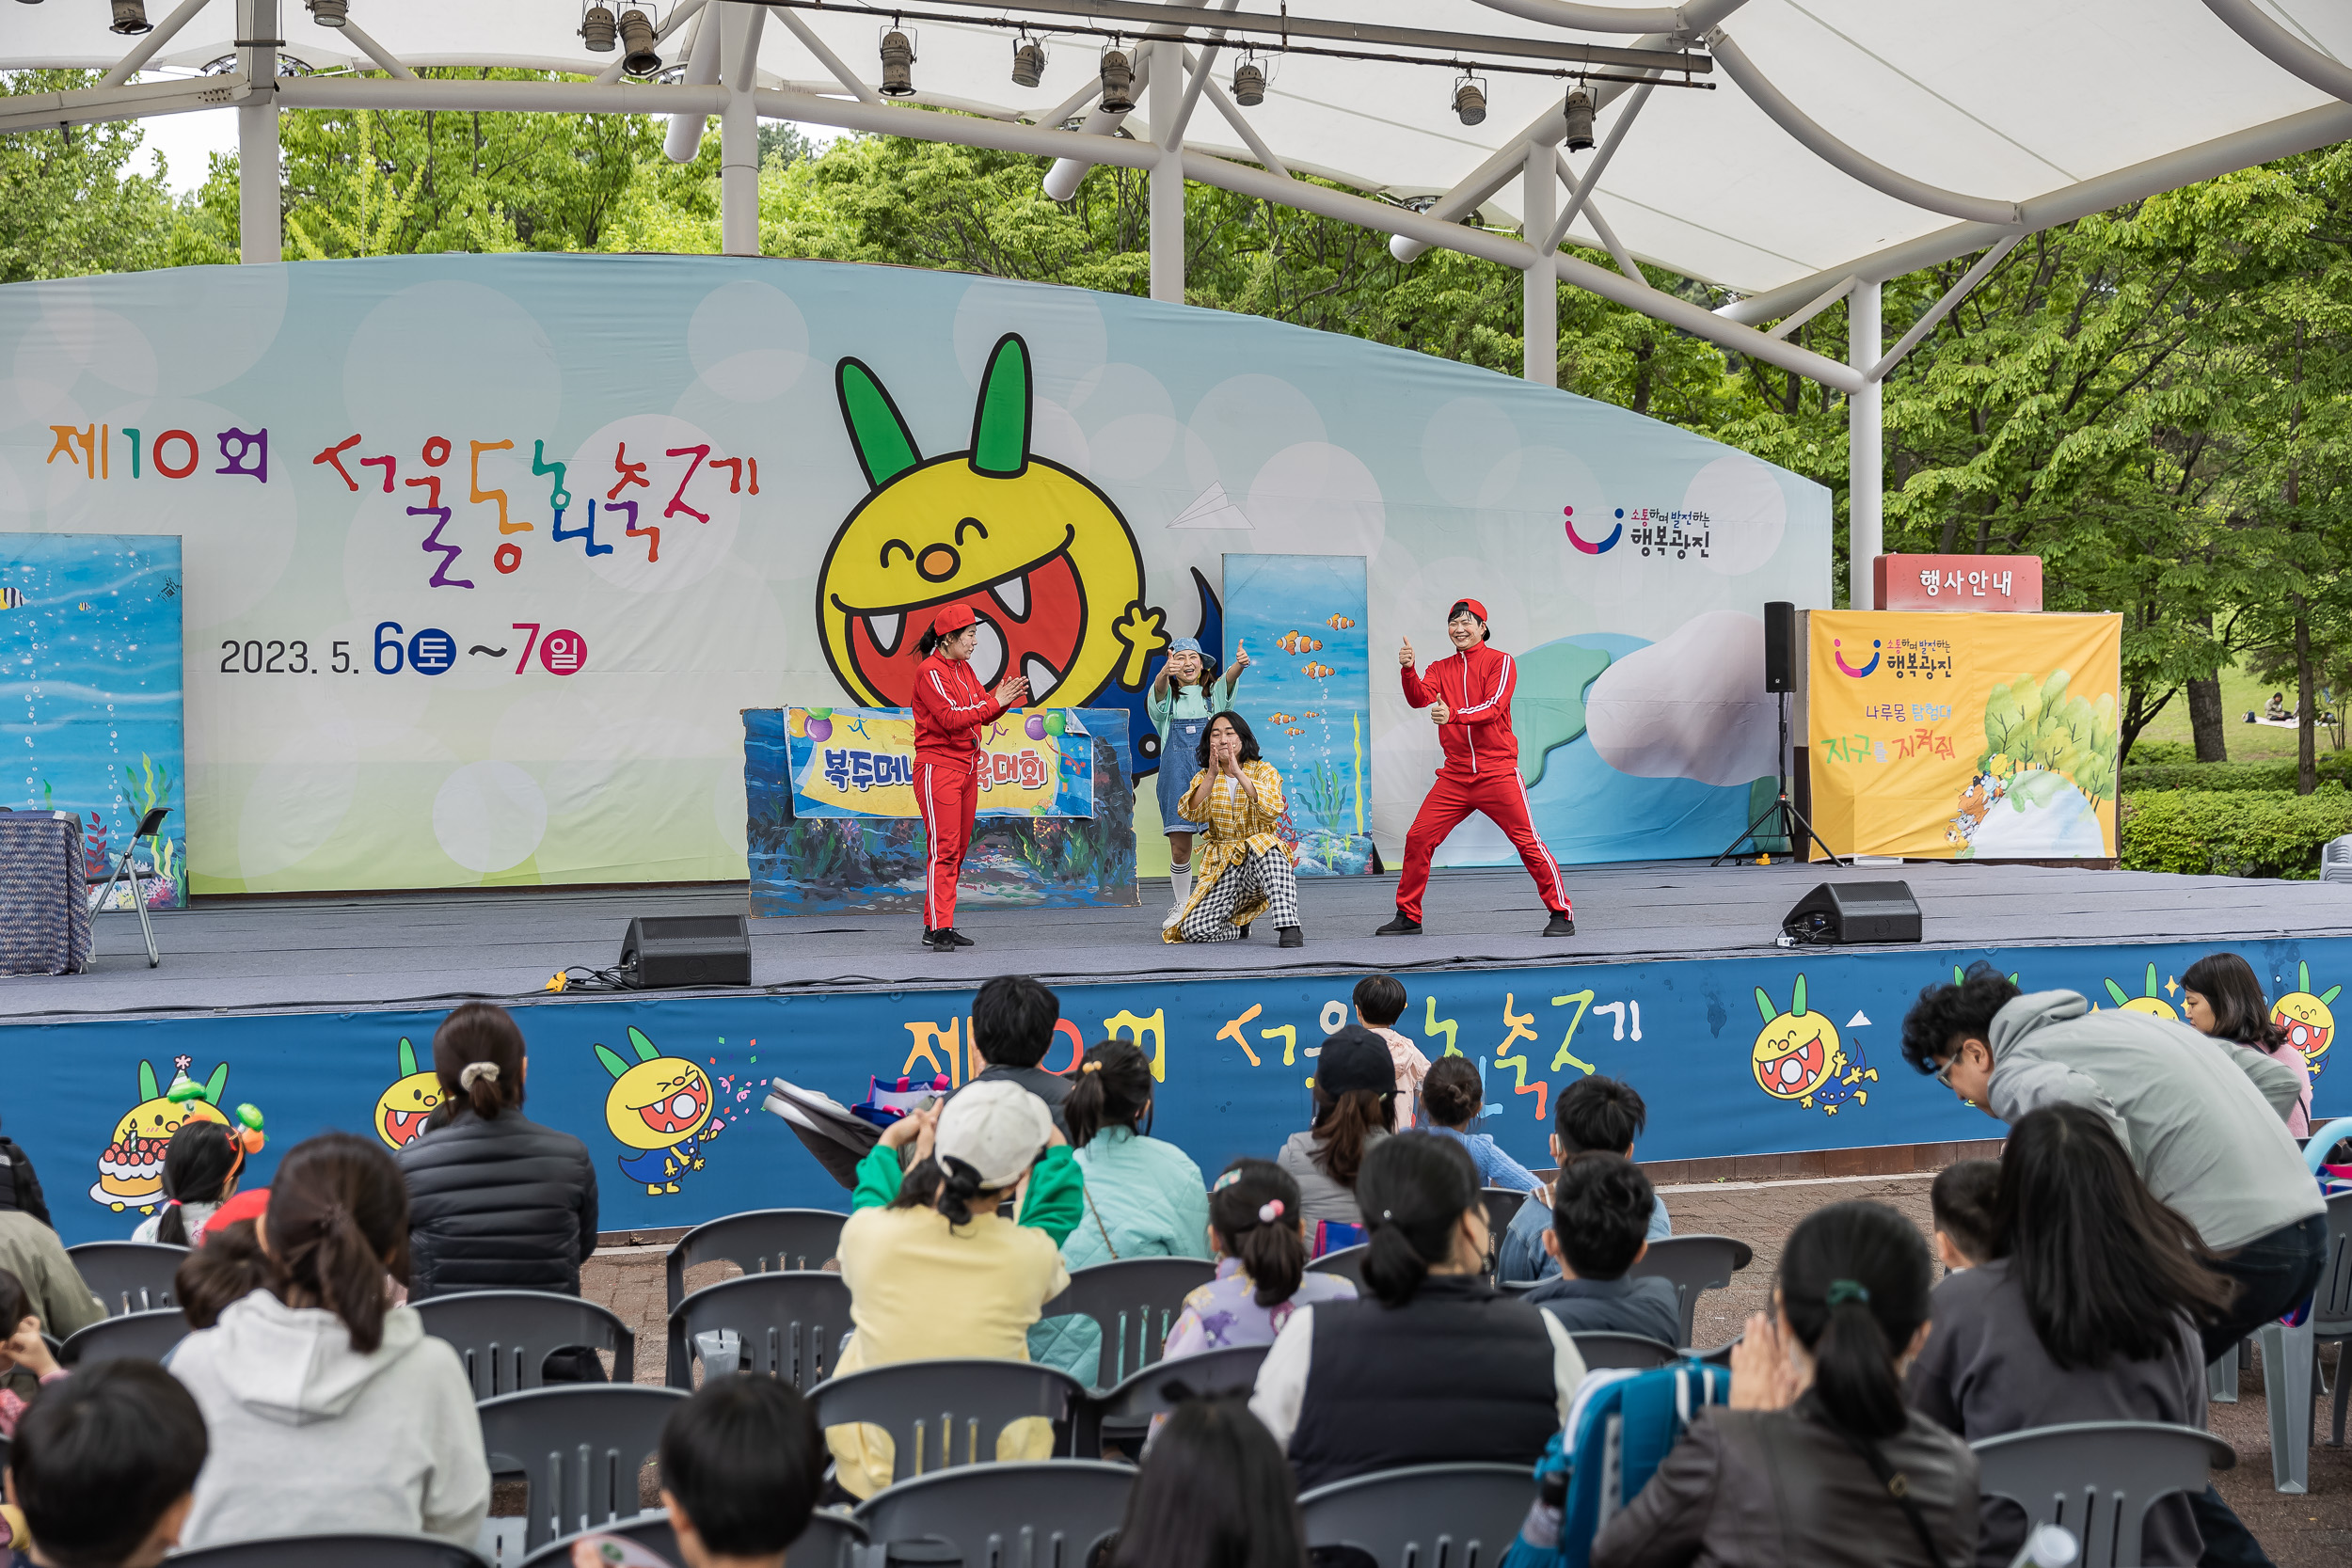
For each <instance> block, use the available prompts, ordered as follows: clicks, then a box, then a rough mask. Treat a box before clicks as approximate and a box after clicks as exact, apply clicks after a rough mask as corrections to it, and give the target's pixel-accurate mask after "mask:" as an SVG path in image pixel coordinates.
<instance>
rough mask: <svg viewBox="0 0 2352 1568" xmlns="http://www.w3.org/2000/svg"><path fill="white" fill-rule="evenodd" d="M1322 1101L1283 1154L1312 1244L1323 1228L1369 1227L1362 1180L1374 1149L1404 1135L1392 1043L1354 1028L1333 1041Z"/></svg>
mask: <svg viewBox="0 0 2352 1568" xmlns="http://www.w3.org/2000/svg"><path fill="white" fill-rule="evenodd" d="M1314 1097H1315V1115H1314V1120H1313V1121H1312V1122H1311V1123H1310V1124H1309V1125H1308V1127H1307V1129H1306V1130H1305V1131H1304V1132H1294V1133H1292V1134H1291V1135H1290V1140H1289V1141H1288V1142H1287V1143H1285V1144H1283V1145H1282V1149H1281V1152H1280V1153H1279V1155H1278V1156H1276V1164H1279V1165H1280V1166H1281V1167H1282V1168H1283V1169H1284V1170H1286V1171H1288V1172H1290V1173H1291V1175H1292V1176H1293V1177H1294V1178H1295V1179H1296V1180H1297V1182H1298V1191H1299V1194H1300V1208H1301V1212H1300V1214H1299V1216H1298V1217H1299V1219H1300V1220H1301V1221H1303V1222H1304V1223H1305V1225H1306V1227H1307V1239H1308V1241H1309V1242H1310V1243H1313V1242H1315V1241H1316V1227H1318V1226H1321V1225H1324V1224H1332V1225H1350V1226H1357V1225H1361V1224H1363V1216H1362V1215H1361V1214H1360V1213H1359V1212H1358V1209H1357V1204H1356V1175H1357V1173H1358V1172H1359V1171H1360V1170H1361V1169H1363V1164H1364V1158H1365V1156H1366V1155H1367V1154H1369V1153H1370V1152H1371V1151H1372V1148H1373V1146H1374V1145H1375V1144H1377V1143H1378V1142H1379V1141H1380V1140H1381V1139H1383V1138H1385V1137H1387V1136H1389V1135H1390V1134H1391V1132H1395V1131H1396V1067H1395V1063H1394V1062H1393V1061H1392V1060H1391V1057H1390V1055H1389V1048H1388V1042H1386V1041H1385V1040H1383V1039H1381V1038H1380V1037H1379V1036H1377V1035H1375V1034H1374V1033H1373V1032H1372V1031H1371V1030H1369V1029H1366V1028H1364V1027H1362V1026H1361V1025H1359V1024H1353V1023H1351V1024H1349V1025H1348V1026H1347V1027H1346V1028H1344V1029H1342V1030H1341V1031H1340V1032H1339V1033H1338V1034H1336V1035H1333V1036H1331V1037H1328V1038H1327V1039H1326V1040H1325V1041H1324V1042H1323V1053H1322V1054H1321V1055H1319V1056H1317V1057H1316V1058H1315V1086H1314ZM1466 1158H1467V1156H1466ZM1341 1244H1349V1243H1341Z"/></svg>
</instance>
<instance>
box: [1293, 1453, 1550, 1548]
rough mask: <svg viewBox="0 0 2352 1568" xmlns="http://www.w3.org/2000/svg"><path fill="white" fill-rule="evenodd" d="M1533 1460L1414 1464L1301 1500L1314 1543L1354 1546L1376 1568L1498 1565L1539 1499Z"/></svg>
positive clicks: (1331, 1486)
mask: <svg viewBox="0 0 2352 1568" xmlns="http://www.w3.org/2000/svg"><path fill="white" fill-rule="evenodd" d="M1533 1471H1534V1463H1533V1461H1530V1463H1529V1464H1526V1465H1476V1464H1464V1465H1411V1466H1409V1467H1408V1468H1406V1469H1401V1470H1375V1471H1374V1472H1373V1473H1372V1474H1370V1475H1363V1476H1351V1477H1350V1478H1349V1479H1347V1480H1346V1481H1333V1482H1331V1483H1330V1484H1329V1485H1328V1486H1318V1487H1316V1488H1315V1489H1314V1490H1313V1491H1311V1492H1309V1493H1306V1494H1305V1495H1303V1496H1302V1497H1299V1499H1298V1513H1299V1515H1300V1517H1301V1518H1303V1519H1304V1520H1305V1521H1306V1525H1307V1544H1308V1545H1309V1546H1310V1547H1321V1546H1353V1547H1355V1548H1356V1549H1357V1550H1358V1551H1360V1552H1365V1553H1368V1554H1370V1556H1371V1557H1372V1560H1373V1561H1374V1562H1375V1563H1377V1564H1378V1565H1379V1568H1494V1565H1495V1564H1497V1563H1499V1562H1501V1561H1502V1554H1503V1553H1505V1552H1507V1551H1509V1550H1510V1549H1511V1543H1512V1542H1514V1541H1517V1540H1518V1536H1519V1526H1520V1524H1521V1523H1523V1522H1524V1521H1525V1520H1526V1518H1527V1505H1528V1504H1530V1503H1532V1502H1534V1500H1535V1482H1534V1479H1533Z"/></svg>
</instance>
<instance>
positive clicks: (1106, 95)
mask: <svg viewBox="0 0 2352 1568" xmlns="http://www.w3.org/2000/svg"><path fill="white" fill-rule="evenodd" d="M1135 108H1136V68H1135V67H1133V66H1131V65H1129V64H1128V63H1127V56H1126V55H1122V54H1120V52H1119V51H1118V50H1116V49H1105V50H1104V51H1103V112H1104V114H1110V115H1125V114H1133V113H1134V112H1135Z"/></svg>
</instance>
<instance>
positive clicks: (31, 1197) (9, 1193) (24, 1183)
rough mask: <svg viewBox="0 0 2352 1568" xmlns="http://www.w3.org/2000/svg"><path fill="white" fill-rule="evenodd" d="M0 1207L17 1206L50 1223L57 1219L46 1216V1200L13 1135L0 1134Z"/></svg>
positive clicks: (38, 1179)
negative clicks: (3, 1136)
mask: <svg viewBox="0 0 2352 1568" xmlns="http://www.w3.org/2000/svg"><path fill="white" fill-rule="evenodd" d="M0 1209H15V1210H18V1211H20V1212H24V1213H27V1214H30V1215H32V1216H33V1218H35V1219H37V1220H39V1221H40V1223H41V1224H43V1225H46V1226H50V1227H55V1226H56V1223H57V1222H56V1221H55V1220H53V1219H51V1218H50V1217H49V1200H48V1199H47V1198H45V1197H43V1196H41V1191H40V1177H38V1176H35V1175H34V1174H33V1162H32V1159H31V1157H30V1156H28V1155H27V1154H26V1153H25V1152H24V1149H23V1148H19V1147H18V1146H17V1142H16V1140H15V1139H14V1138H0Z"/></svg>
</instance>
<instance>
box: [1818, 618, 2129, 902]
mask: <svg viewBox="0 0 2352 1568" xmlns="http://www.w3.org/2000/svg"><path fill="white" fill-rule="evenodd" d="M1806 622H1807V630H1806V641H1807V647H1808V653H1807V669H1806V675H1807V682H1806V698H1805V707H1806V740H1805V744H1806V745H1807V746H1808V748H1809V752H1808V762H1809V772H1810V775H1811V779H1812V790H1813V821H1814V825H1815V827H1817V828H1818V829H1819V830H1820V833H1821V836H1822V838H1824V839H1825V840H1827V841H1828V843H1829V845H1830V847H1832V848H1834V849H1836V851H1837V852H1838V853H1839V854H1862V855H1904V856H1909V857H1912V858H1915V859H1919V860H2041V859H2066V860H2076V859H2080V860H2098V859H2109V858H2112V857H2113V856H2114V854H2115V852H2116V839H2115V795H2116V754H2117V752H2118V750H2119V742H2120V739H2121V736H2120V733H2119V730H2118V727H2117V716H2116V706H2117V698H2118V693H2119V689H2120V687H2121V684H2122V646H2123V644H2122V636H2123V632H2122V619H2121V618H2120V617H2118V616H2114V615H2006V614H1985V615H1953V614H1922V613H1904V612H1899V611H1874V610H1814V611H1813V612H1812V613H1811V614H1810V615H1809V616H1807V617H1806Z"/></svg>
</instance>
